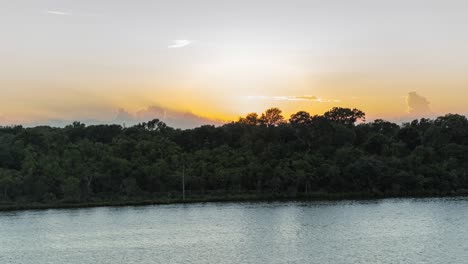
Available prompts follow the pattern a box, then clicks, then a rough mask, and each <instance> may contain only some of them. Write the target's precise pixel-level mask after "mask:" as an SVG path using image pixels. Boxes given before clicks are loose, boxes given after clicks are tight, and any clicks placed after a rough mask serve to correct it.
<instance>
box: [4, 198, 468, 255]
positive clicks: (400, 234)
mask: <svg viewBox="0 0 468 264" xmlns="http://www.w3.org/2000/svg"><path fill="white" fill-rule="evenodd" d="M0 263H2V264H3V263H22V264H29V263H34V264H40V263H47V264H51V263H57V264H59V263H60V264H64V263H73V264H74V263H76V264H82V263H93V264H94V263H112V264H116V263H333V264H336V263H468V199H466V198H447V199H385V200H375V201H340V202H288V203H282V202H278V203H228V204H222V203H207V204H190V205H162V206H144V207H119V208H112V207H111V208H92V209H71V210H45V211H22V212H4V213H0Z"/></svg>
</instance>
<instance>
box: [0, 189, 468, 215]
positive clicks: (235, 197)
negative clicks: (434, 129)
mask: <svg viewBox="0 0 468 264" xmlns="http://www.w3.org/2000/svg"><path fill="white" fill-rule="evenodd" d="M466 196H468V190H463V191H460V192H451V193H440V192H419V193H405V194H398V195H396V194H383V193H309V194H298V195H289V194H268V193H264V194H258V193H255V194H252V193H231V194H208V195H207V194H204V195H192V196H189V197H187V198H186V199H185V200H183V199H182V198H154V199H128V198H127V199H123V198H122V199H116V200H93V201H85V202H65V201H56V202H50V203H37V202H33V203H8V202H7V203H5V202H3V203H0V211H18V210H38V209H67V208H89V207H106V206H109V207H117V206H144V205H164V204H190V203H207V202H274V201H320V200H323V201H333V200H364V199H383V198H429V197H434V198H435V197H466Z"/></svg>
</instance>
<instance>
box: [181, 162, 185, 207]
mask: <svg viewBox="0 0 468 264" xmlns="http://www.w3.org/2000/svg"><path fill="white" fill-rule="evenodd" d="M182 200H183V201H185V159H184V161H183V162H182Z"/></svg>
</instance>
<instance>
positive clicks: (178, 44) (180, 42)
mask: <svg viewBox="0 0 468 264" xmlns="http://www.w3.org/2000/svg"><path fill="white" fill-rule="evenodd" d="M190 44H192V41H190V40H187V39H176V40H173V41H172V44H170V45H169V46H167V47H168V48H169V49H178V48H183V47H186V46H188V45H190Z"/></svg>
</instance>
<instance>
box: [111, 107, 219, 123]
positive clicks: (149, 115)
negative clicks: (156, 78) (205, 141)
mask: <svg viewBox="0 0 468 264" xmlns="http://www.w3.org/2000/svg"><path fill="white" fill-rule="evenodd" d="M152 119H159V120H161V121H163V122H164V123H166V124H167V125H169V126H171V127H175V128H182V129H186V128H194V127H198V126H201V125H207V124H209V125H222V124H224V122H223V121H220V120H213V119H210V118H207V117H202V116H199V115H196V114H194V113H191V112H188V111H178V110H172V109H168V108H164V107H160V106H150V107H148V108H146V109H142V110H139V111H136V112H135V113H131V112H129V111H127V110H125V109H123V108H120V109H118V112H117V116H116V118H115V119H114V120H113V121H112V123H115V124H120V125H124V124H125V125H126V126H131V125H135V124H137V123H141V122H147V121H149V120H152Z"/></svg>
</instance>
